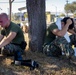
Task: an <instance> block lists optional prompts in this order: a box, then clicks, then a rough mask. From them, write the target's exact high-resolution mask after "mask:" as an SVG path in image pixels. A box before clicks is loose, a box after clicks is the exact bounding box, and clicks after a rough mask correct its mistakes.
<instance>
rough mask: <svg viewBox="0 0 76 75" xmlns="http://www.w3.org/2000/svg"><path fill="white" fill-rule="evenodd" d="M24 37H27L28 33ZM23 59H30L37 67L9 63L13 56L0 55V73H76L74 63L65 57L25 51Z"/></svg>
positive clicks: (31, 74) (49, 74)
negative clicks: (33, 68) (37, 64)
mask: <svg viewBox="0 0 76 75" xmlns="http://www.w3.org/2000/svg"><path fill="white" fill-rule="evenodd" d="M26 35H27V36H26V37H25V38H26V39H28V34H26ZM25 52H26V55H24V59H32V60H35V61H37V62H38V63H39V68H38V69H35V70H32V71H30V68H29V67H26V66H16V65H11V62H12V61H13V57H5V56H2V55H0V75H76V65H75V64H71V63H69V61H68V60H67V59H64V58H63V57H62V58H55V57H47V56H45V55H44V54H42V53H37V52H31V51H30V50H28V46H27V50H26V51H25Z"/></svg>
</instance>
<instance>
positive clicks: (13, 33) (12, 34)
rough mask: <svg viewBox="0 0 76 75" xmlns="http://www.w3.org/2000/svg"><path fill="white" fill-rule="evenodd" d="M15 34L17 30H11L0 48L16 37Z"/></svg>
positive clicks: (0, 43)
mask: <svg viewBox="0 0 76 75" xmlns="http://www.w3.org/2000/svg"><path fill="white" fill-rule="evenodd" d="M15 36H16V33H15V32H10V34H9V35H8V36H7V37H6V38H5V39H3V40H2V41H1V42H0V48H2V47H4V46H5V45H7V44H9V43H10V42H11V41H12V40H13V39H14V38H15Z"/></svg>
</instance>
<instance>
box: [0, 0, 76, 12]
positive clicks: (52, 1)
mask: <svg viewBox="0 0 76 75" xmlns="http://www.w3.org/2000/svg"><path fill="white" fill-rule="evenodd" d="M73 1H75V0H68V3H72V2H73ZM65 4H66V0H46V11H50V12H64V6H65ZM25 6H26V0H14V2H13V3H12V12H13V13H17V12H20V11H19V10H18V8H21V7H25ZM1 9H2V10H1ZM1 12H6V13H8V12H9V0H0V13H1ZM22 12H26V10H23V11H22Z"/></svg>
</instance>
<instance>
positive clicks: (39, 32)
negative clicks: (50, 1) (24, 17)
mask: <svg viewBox="0 0 76 75" xmlns="http://www.w3.org/2000/svg"><path fill="white" fill-rule="evenodd" d="M26 5H27V13H28V22H29V46H30V49H31V50H33V51H39V52H41V51H42V46H43V43H44V37H45V32H46V19H45V0H26Z"/></svg>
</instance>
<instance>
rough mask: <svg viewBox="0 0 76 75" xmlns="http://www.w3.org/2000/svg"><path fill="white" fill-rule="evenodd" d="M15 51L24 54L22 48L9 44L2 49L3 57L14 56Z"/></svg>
mask: <svg viewBox="0 0 76 75" xmlns="http://www.w3.org/2000/svg"><path fill="white" fill-rule="evenodd" d="M15 51H20V52H23V50H22V49H21V48H20V46H18V45H14V44H8V45H6V46H4V47H3V48H2V54H3V55H14V53H15Z"/></svg>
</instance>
